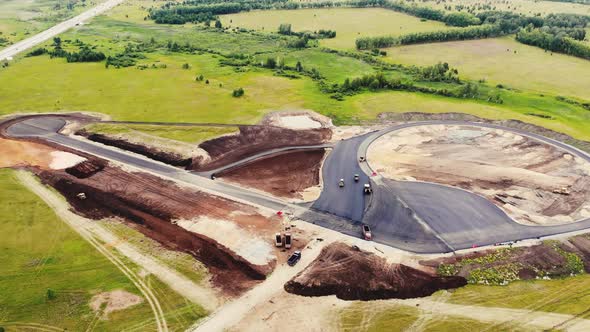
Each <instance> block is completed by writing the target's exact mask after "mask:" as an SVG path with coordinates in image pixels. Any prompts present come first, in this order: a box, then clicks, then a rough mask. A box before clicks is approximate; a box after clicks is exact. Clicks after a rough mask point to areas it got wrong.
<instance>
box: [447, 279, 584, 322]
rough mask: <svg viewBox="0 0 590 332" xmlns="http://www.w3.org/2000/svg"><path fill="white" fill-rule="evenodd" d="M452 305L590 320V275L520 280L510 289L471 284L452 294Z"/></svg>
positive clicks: (509, 287) (512, 284)
mask: <svg viewBox="0 0 590 332" xmlns="http://www.w3.org/2000/svg"><path fill="white" fill-rule="evenodd" d="M449 302H451V303H457V304H469V305H478V306H490V307H503V308H514V309H528V310H535V311H547V312H555V313H561V314H568V315H575V316H578V317H579V318H585V319H588V318H589V317H590V312H589V310H588V308H590V275H588V274H583V275H580V276H576V277H570V278H565V279H556V280H536V281H518V282H514V283H510V284H509V285H508V286H478V285H468V286H466V287H463V288H459V289H457V290H455V291H454V292H453V293H452V296H451V298H450V300H449Z"/></svg>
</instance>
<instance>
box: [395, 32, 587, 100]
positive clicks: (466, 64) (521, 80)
mask: <svg viewBox="0 0 590 332" xmlns="http://www.w3.org/2000/svg"><path fill="white" fill-rule="evenodd" d="M515 51H516V53H514V52H515ZM387 52H388V56H389V57H390V59H391V60H392V61H394V62H396V63H402V64H407V65H430V64H434V63H437V62H439V61H444V62H448V63H449V64H450V65H451V66H453V67H455V68H458V69H459V74H460V75H461V77H464V78H469V79H473V80H479V79H485V80H486V81H487V82H489V83H490V84H493V85H496V84H503V85H505V86H507V87H511V88H515V89H521V90H527V91H531V92H536V93H547V94H553V95H563V96H569V97H578V98H582V99H586V100H590V89H588V87H590V61H588V60H584V59H579V58H575V57H572V56H567V55H562V54H557V53H554V54H553V55H552V54H551V52H545V51H544V50H542V49H540V48H536V47H532V46H527V45H523V44H520V43H518V42H516V41H515V40H514V39H513V38H511V37H504V38H494V39H481V40H470V41H459V42H448V43H436V44H422V45H411V46H402V47H394V48H389V49H387Z"/></svg>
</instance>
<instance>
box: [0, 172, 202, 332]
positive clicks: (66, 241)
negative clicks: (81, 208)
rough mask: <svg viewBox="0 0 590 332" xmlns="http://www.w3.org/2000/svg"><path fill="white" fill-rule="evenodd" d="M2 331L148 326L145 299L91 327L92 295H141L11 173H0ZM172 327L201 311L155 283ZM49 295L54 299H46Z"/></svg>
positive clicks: (180, 325)
mask: <svg viewBox="0 0 590 332" xmlns="http://www.w3.org/2000/svg"><path fill="white" fill-rule="evenodd" d="M0 188H1V190H0V234H2V237H0V248H2V250H0V261H1V262H2V264H1V265H0V308H1V310H0V326H4V327H6V328H9V327H10V326H12V325H13V324H14V323H23V324H41V325H42V326H49V327H51V326H53V327H58V328H62V329H68V330H70V331H81V330H86V329H87V328H88V327H89V326H91V325H92V324H96V326H95V331H120V330H124V329H128V328H133V327H134V326H135V327H136V326H145V328H149V327H150V326H152V325H153V319H152V318H151V317H152V313H151V309H150V306H149V305H148V303H147V302H146V301H145V300H144V302H142V303H141V304H138V305H136V306H133V307H131V308H128V309H125V310H121V311H116V312H113V313H111V314H110V315H109V318H108V320H98V321H96V317H95V316H96V315H95V313H94V312H93V311H92V309H91V308H90V307H89V301H90V299H91V298H92V296H94V295H95V294H98V293H101V292H105V291H111V290H115V289H123V290H126V291H128V292H131V293H134V294H137V295H139V296H141V293H140V292H139V291H138V290H137V289H136V288H135V286H134V285H133V284H132V282H131V281H130V280H129V279H127V277H126V276H125V275H124V274H123V273H122V272H121V271H120V270H119V269H118V268H117V267H116V266H115V265H113V264H112V263H111V262H110V261H109V260H108V259H107V258H106V257H104V256H103V255H102V254H100V253H99V252H98V251H96V249H94V248H93V247H92V246H91V245H90V244H88V243H87V242H86V241H85V240H84V239H82V238H81V237H80V236H79V235H78V234H77V233H75V232H74V231H73V230H72V229H70V228H69V226H68V225H67V224H66V223H64V222H62V221H61V220H60V219H59V218H58V217H57V216H56V215H55V213H54V212H53V211H52V210H51V209H50V208H49V207H48V206H47V205H45V203H44V202H43V201H42V200H41V199H39V198H38V197H37V196H36V195H35V194H33V193H31V192H29V191H28V190H27V189H26V188H25V187H23V186H22V185H21V184H20V183H19V182H18V180H17V179H16V177H15V175H14V171H13V170H9V169H0ZM148 278H149V279H148V280H147V281H148V282H149V283H150V284H151V285H152V289H153V290H154V291H155V292H156V293H157V294H158V295H159V297H160V301H161V302H162V305H163V309H164V311H165V313H166V315H167V318H168V322H169V324H170V325H171V327H172V328H181V329H182V328H185V327H187V326H188V325H190V322H192V321H194V320H196V319H198V318H200V317H203V316H204V315H205V313H204V311H203V310H202V309H201V308H200V307H198V306H196V305H194V304H191V303H188V302H187V301H186V300H184V298H182V297H181V296H179V295H176V294H175V293H174V292H171V291H170V289H169V288H168V287H167V286H164V285H162V284H161V283H160V282H159V281H158V280H156V279H155V278H153V277H148ZM48 289H50V290H52V291H53V292H54V294H55V295H54V297H52V298H50V297H48V295H47V291H48Z"/></svg>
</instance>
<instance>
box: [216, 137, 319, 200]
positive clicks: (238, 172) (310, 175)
mask: <svg viewBox="0 0 590 332" xmlns="http://www.w3.org/2000/svg"><path fill="white" fill-rule="evenodd" d="M324 155H325V151H324V150H323V149H322V150H313V151H297V152H290V153H284V154H279V155H276V156H271V157H268V158H264V159H259V160H256V161H254V162H252V163H250V164H247V165H244V166H242V167H239V168H234V169H230V170H228V171H225V172H222V173H218V174H217V177H220V178H223V179H225V180H228V181H230V182H235V183H238V184H240V185H243V186H246V187H251V188H256V189H259V190H262V191H265V192H268V193H270V194H273V195H276V196H279V197H284V198H297V199H302V198H303V195H302V192H304V191H305V190H306V189H308V188H310V187H313V186H317V185H319V184H320V168H321V163H322V160H323V159H324Z"/></svg>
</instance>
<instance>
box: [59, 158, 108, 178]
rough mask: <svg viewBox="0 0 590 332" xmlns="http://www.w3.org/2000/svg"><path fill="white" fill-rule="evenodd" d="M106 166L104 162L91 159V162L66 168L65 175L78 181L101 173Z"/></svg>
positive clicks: (87, 161)
mask: <svg viewBox="0 0 590 332" xmlns="http://www.w3.org/2000/svg"><path fill="white" fill-rule="evenodd" d="M106 164H107V162H106V161H103V160H99V159H96V158H93V160H86V161H83V162H81V163H79V164H77V165H75V166H73V167H70V168H66V173H68V174H70V175H73V176H75V177H77V178H79V179H86V178H89V177H91V176H93V175H94V174H96V173H98V172H100V171H102V170H103V169H104V168H105V166H106Z"/></svg>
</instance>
